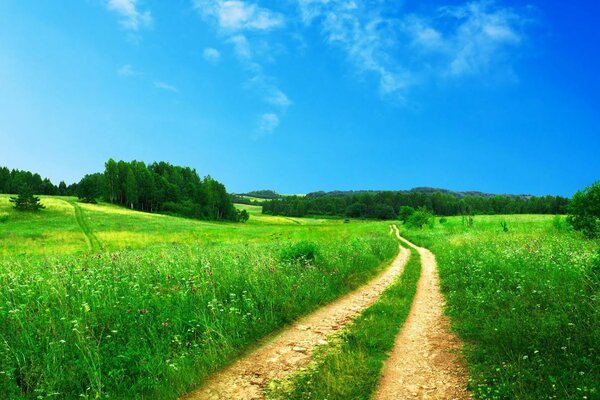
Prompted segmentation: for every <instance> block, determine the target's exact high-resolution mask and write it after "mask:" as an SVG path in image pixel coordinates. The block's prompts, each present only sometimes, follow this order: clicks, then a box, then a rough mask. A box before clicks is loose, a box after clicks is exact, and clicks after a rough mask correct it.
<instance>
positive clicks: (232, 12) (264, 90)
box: [194, 0, 292, 136]
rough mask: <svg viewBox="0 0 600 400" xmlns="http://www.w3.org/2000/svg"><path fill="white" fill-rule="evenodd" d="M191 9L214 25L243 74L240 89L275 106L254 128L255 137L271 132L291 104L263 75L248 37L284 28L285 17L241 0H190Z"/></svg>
mask: <svg viewBox="0 0 600 400" xmlns="http://www.w3.org/2000/svg"><path fill="white" fill-rule="evenodd" d="M194 6H195V8H196V10H197V11H198V13H199V14H200V16H202V18H204V19H205V20H208V21H211V22H212V23H214V24H215V25H216V26H217V28H218V31H219V33H220V34H222V35H223V36H224V37H225V42H226V43H228V44H230V45H231V47H232V49H233V54H234V55H235V56H236V58H237V59H238V60H239V62H240V64H241V65H242V67H243V68H244V69H245V70H246V71H247V73H248V79H247V81H246V82H245V83H244V84H243V85H242V86H243V87H244V88H246V89H250V90H253V91H255V92H257V93H258V94H259V96H261V97H262V99H263V101H264V102H265V103H267V104H269V105H270V106H272V107H275V110H273V111H271V112H268V113H264V114H261V115H260V116H259V118H258V126H257V128H256V131H257V132H260V133H261V135H259V136H263V135H264V134H265V133H272V132H273V131H274V130H275V129H276V128H277V126H278V125H279V119H280V117H281V115H283V114H284V113H285V112H286V110H287V109H288V107H290V106H291V105H292V101H291V100H290V98H289V97H288V96H287V95H286V94H285V93H284V92H283V90H281V89H280V88H279V87H278V86H277V84H276V83H275V79H274V78H272V77H271V76H269V75H268V74H266V73H265V72H264V68H263V61H264V60H262V59H261V56H262V54H259V55H257V54H256V52H255V51H254V45H255V43H252V40H251V38H250V37H249V35H253V34H254V35H257V34H258V35H263V37H265V36H266V35H267V34H268V33H270V32H271V31H273V30H275V29H278V28H282V27H284V25H285V18H284V17H283V15H282V14H280V13H278V12H275V11H272V10H270V9H267V8H264V7H260V6H258V5H257V4H255V3H252V2H249V1H242V0H194ZM264 43H266V41H263V44H264ZM267 47H268V46H267Z"/></svg>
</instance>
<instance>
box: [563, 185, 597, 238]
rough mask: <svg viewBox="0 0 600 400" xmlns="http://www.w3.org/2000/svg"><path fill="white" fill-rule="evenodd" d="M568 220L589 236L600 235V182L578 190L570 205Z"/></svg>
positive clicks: (575, 227) (576, 228)
mask: <svg viewBox="0 0 600 400" xmlns="http://www.w3.org/2000/svg"><path fill="white" fill-rule="evenodd" d="M567 209H568V212H569V215H568V217H567V221H568V222H569V224H571V226H573V228H574V229H575V230H578V231H582V232H583V234H584V235H586V236H587V237H589V238H595V237H598V236H600V182H595V183H593V184H592V185H591V186H588V187H586V188H585V189H583V190H581V191H578V192H577V193H575V195H574V196H573V199H572V200H571V202H570V203H569V206H568V208H567Z"/></svg>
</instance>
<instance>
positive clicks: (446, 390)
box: [375, 237, 471, 400]
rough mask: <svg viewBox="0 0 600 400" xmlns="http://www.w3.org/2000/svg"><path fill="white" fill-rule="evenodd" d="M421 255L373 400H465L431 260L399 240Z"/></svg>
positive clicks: (456, 343)
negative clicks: (412, 294) (412, 295)
mask: <svg viewBox="0 0 600 400" xmlns="http://www.w3.org/2000/svg"><path fill="white" fill-rule="evenodd" d="M400 240H402V241H403V242H404V243H406V244H407V245H408V246H411V247H412V248H414V249H415V250H417V251H418V252H419V254H420V255H421V266H422V268H421V277H420V279H419V283H418V286H417V292H416V294H415V298H414V300H413V305H412V307H411V311H410V313H409V316H408V318H407V320H406V322H405V323H404V325H403V327H402V328H401V330H400V333H399V334H398V337H397V338H396V342H395V345H394V349H393V350H392V353H391V354H390V357H389V358H388V360H387V361H386V363H385V365H384V369H383V375H382V378H381V380H380V384H379V387H378V390H377V392H376V395H375V399H376V400H392V399H394V400H396V399H461V400H462V399H470V398H471V395H470V393H469V392H468V390H467V384H468V371H467V368H466V365H465V363H464V360H463V359H462V358H461V356H460V350H461V349H462V343H461V342H460V340H459V339H458V338H457V337H456V336H455V335H454V334H453V333H452V332H451V331H450V324H449V320H448V318H447V317H446V316H444V314H443V307H444V299H443V297H442V294H441V292H440V288H439V277H438V273H437V266H436V261H435V256H434V255H433V254H432V253H431V252H430V251H429V250H427V249H424V248H421V247H418V246H415V245H414V244H412V243H411V242H409V241H408V240H406V239H404V238H402V237H400Z"/></svg>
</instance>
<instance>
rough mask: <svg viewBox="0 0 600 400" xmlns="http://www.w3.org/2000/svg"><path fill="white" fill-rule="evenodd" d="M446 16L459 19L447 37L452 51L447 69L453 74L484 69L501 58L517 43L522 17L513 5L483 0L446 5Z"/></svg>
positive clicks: (487, 68)
mask: <svg viewBox="0 0 600 400" xmlns="http://www.w3.org/2000/svg"><path fill="white" fill-rule="evenodd" d="M443 11H445V12H444V13H443V16H444V17H447V18H449V19H454V20H455V21H456V22H457V23H458V27H457V28H456V30H455V32H453V33H450V34H449V35H447V37H446V38H445V41H446V47H447V49H448V50H449V54H450V58H451V60H450V65H449V68H448V73H449V74H450V75H453V76H460V75H467V74H475V73H479V72H485V71H487V70H489V68H490V67H491V66H493V65H494V63H495V61H496V60H498V59H499V58H501V55H502V52H503V51H504V49H506V48H507V46H511V45H517V44H519V43H520V42H521V40H522V38H521V35H520V34H519V32H518V29H519V27H520V26H521V25H522V23H523V22H522V19H521V17H520V16H518V15H517V14H515V13H514V12H513V11H511V10H510V9H505V8H496V7H493V3H490V2H487V1H483V2H476V3H469V4H467V5H465V6H461V7H451V8H445V9H444V10H443ZM442 22H444V21H442Z"/></svg>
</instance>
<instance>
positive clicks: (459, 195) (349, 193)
mask: <svg viewBox="0 0 600 400" xmlns="http://www.w3.org/2000/svg"><path fill="white" fill-rule="evenodd" d="M383 192H393V193H406V194H408V193H424V194H433V193H444V194H448V195H451V196H454V197H457V198H462V197H466V196H476V197H494V196H504V197H514V198H521V199H528V198H531V197H533V196H532V195H528V194H494V193H485V192H479V191H465V192H455V191H452V190H448V189H441V188H432V187H426V186H421V187H416V188H412V189H410V190H334V191H331V192H324V191H320V192H311V193H307V194H306V197H311V198H315V197H323V196H352V195H356V194H363V193H371V194H376V193H383Z"/></svg>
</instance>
